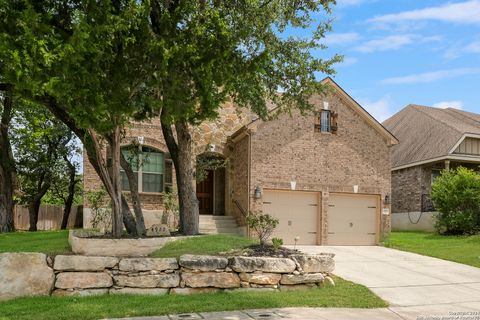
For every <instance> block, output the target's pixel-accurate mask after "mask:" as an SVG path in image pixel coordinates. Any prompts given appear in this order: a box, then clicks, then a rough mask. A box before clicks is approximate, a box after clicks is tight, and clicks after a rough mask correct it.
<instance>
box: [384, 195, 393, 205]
mask: <svg viewBox="0 0 480 320" xmlns="http://www.w3.org/2000/svg"><path fill="white" fill-rule="evenodd" d="M383 203H384V204H391V203H392V199H391V198H390V195H389V194H386V195H385V200H384V201H383Z"/></svg>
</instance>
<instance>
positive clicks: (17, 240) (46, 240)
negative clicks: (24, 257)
mask: <svg viewBox="0 0 480 320" xmlns="http://www.w3.org/2000/svg"><path fill="white" fill-rule="evenodd" d="M0 252H43V253H47V254H50V255H57V254H66V253H67V254H68V253H70V252H71V251H70V245H69V244H68V230H56V231H35V232H27V231H17V232H11V233H0Z"/></svg>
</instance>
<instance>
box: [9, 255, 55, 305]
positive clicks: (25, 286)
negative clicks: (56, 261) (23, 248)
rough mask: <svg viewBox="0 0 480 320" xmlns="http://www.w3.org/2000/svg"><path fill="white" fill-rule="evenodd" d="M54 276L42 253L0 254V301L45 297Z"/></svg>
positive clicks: (49, 290) (50, 288) (51, 285)
mask: <svg viewBox="0 0 480 320" xmlns="http://www.w3.org/2000/svg"><path fill="white" fill-rule="evenodd" d="M54 282H55V274H54V272H53V270H52V269H51V268H49V267H48V265H47V256H46V255H45V254H43V253H0V300H6V299H11V298H15V297H22V296H47V295H49V294H50V292H51V291H52V288H53V284H54Z"/></svg>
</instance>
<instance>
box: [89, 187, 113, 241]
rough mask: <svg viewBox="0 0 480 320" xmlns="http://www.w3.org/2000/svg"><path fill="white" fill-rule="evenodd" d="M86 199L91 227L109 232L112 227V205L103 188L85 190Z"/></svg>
mask: <svg viewBox="0 0 480 320" xmlns="http://www.w3.org/2000/svg"><path fill="white" fill-rule="evenodd" d="M87 201H88V203H89V204H90V209H91V213H92V218H91V220H90V222H91V224H92V227H93V228H94V229H97V230H100V231H101V232H103V233H110V232H111V229H112V205H111V202H110V200H109V199H108V197H107V191H106V190H105V188H102V189H101V190H99V191H90V192H87Z"/></svg>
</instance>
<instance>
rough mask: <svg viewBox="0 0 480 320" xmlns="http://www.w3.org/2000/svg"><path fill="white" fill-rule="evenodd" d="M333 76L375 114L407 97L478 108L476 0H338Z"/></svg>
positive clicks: (381, 116)
mask: <svg viewBox="0 0 480 320" xmlns="http://www.w3.org/2000/svg"><path fill="white" fill-rule="evenodd" d="M332 18H333V19H334V21H333V29H334V30H333V32H331V33H329V34H328V35H327V37H326V38H325V43H326V44H327V45H328V47H329V48H328V49H327V50H326V51H323V52H322V53H321V55H322V56H325V57H327V56H328V55H329V54H330V55H331V54H333V53H340V54H342V55H344V56H345V61H344V63H343V64H340V65H337V67H336V70H337V74H336V75H335V76H334V79H335V81H336V82H337V83H338V84H339V85H340V86H341V87H342V88H343V89H345V90H346V91H347V92H348V93H349V94H350V95H351V96H352V97H353V98H354V99H355V100H357V101H358V102H359V103H360V104H361V105H362V106H363V107H364V108H365V109H367V111H369V112H370V113H371V114H372V115H373V116H374V117H375V118H377V120H379V121H383V120H385V119H386V118H388V117H389V116H391V115H393V114H394V113H395V112H397V111H399V110H400V109H402V108H403V107H405V106H406V105H408V104H409V103H415V104H422V105H428V106H436V107H445V106H451V107H456V108H460V109H463V110H466V111H471V112H476V113H480V0H463V1H444V0H421V1H418V0H337V6H336V7H335V8H334V12H333V14H332Z"/></svg>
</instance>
